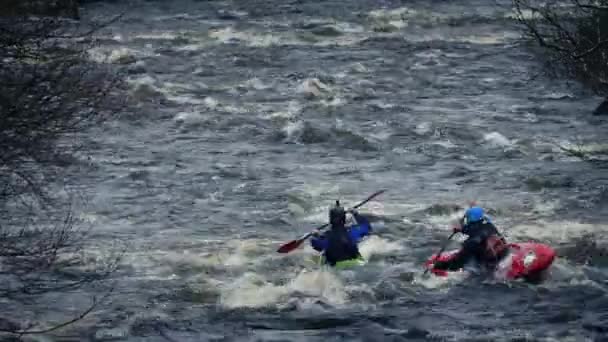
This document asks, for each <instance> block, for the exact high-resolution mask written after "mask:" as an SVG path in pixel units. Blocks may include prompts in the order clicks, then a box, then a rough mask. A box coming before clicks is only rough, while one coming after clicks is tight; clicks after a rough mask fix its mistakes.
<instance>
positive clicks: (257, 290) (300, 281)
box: [219, 270, 348, 308]
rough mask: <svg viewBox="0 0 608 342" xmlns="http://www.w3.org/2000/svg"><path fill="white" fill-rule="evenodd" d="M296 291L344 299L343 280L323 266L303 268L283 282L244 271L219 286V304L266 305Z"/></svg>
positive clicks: (336, 301)
mask: <svg viewBox="0 0 608 342" xmlns="http://www.w3.org/2000/svg"><path fill="white" fill-rule="evenodd" d="M293 292H299V293H303V294H306V295H309V296H314V297H318V298H320V299H322V300H323V301H324V302H326V303H328V304H331V305H343V304H345V303H347V300H348V296H347V294H346V292H345V288H344V284H343V283H342V281H341V280H340V278H338V277H337V276H336V275H335V274H333V273H332V272H329V271H326V270H318V271H306V270H304V271H302V272H300V273H299V274H298V275H297V276H296V277H295V278H294V279H293V280H290V281H288V282H287V283H286V284H283V285H281V284H273V283H271V282H268V281H267V280H266V279H265V278H264V277H263V276H261V275H258V274H255V273H251V272H248V273H245V274H244V275H243V276H241V277H239V278H238V279H236V280H235V281H233V282H231V283H229V284H226V285H225V286H224V287H223V288H222V289H221V295H220V299H219V304H220V305H222V306H224V307H227V308H238V307H254V308H255V307H265V306H271V305H276V304H279V303H280V302H281V301H283V302H285V301H286V300H287V299H288V297H289V294H290V293H293Z"/></svg>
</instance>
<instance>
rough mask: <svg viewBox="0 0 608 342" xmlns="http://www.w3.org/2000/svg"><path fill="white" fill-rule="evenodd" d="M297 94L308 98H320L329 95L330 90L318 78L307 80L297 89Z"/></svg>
mask: <svg viewBox="0 0 608 342" xmlns="http://www.w3.org/2000/svg"><path fill="white" fill-rule="evenodd" d="M297 92H298V93H300V94H304V95H306V96H310V97H320V96H322V95H324V94H327V93H331V92H332V90H331V88H330V87H329V86H328V85H326V84H325V83H323V82H321V81H320V80H319V79H318V78H307V79H305V80H304V81H303V82H302V83H301V84H300V85H299V86H298V88H297Z"/></svg>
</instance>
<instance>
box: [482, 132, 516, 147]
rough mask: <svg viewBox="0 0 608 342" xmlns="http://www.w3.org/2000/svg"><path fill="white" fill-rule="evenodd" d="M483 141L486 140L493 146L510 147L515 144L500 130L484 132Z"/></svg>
mask: <svg viewBox="0 0 608 342" xmlns="http://www.w3.org/2000/svg"><path fill="white" fill-rule="evenodd" d="M483 141H484V142H485V145H486V146H491V147H509V146H512V145H513V143H512V142H511V140H509V139H507V138H506V137H505V136H504V135H502V134H500V133H498V132H491V133H486V134H484V136H483Z"/></svg>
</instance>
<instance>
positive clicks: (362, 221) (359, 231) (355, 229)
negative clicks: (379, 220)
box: [349, 211, 372, 243]
mask: <svg viewBox="0 0 608 342" xmlns="http://www.w3.org/2000/svg"><path fill="white" fill-rule="evenodd" d="M352 214H353V217H354V218H355V220H357V225H355V226H352V227H351V229H350V232H349V233H350V237H351V238H352V239H353V241H354V242H355V243H359V242H360V241H361V239H363V238H364V237H366V236H367V235H369V234H370V233H371V232H372V225H371V224H370V222H369V220H368V219H367V217H365V216H363V215H360V214H359V213H358V212H357V211H353V212H352Z"/></svg>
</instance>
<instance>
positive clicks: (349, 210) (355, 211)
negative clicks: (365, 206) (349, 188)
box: [348, 209, 359, 216]
mask: <svg viewBox="0 0 608 342" xmlns="http://www.w3.org/2000/svg"><path fill="white" fill-rule="evenodd" d="M348 212H349V213H351V214H353V216H356V215H359V211H358V210H357V209H348Z"/></svg>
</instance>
